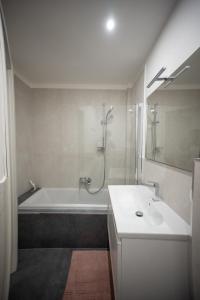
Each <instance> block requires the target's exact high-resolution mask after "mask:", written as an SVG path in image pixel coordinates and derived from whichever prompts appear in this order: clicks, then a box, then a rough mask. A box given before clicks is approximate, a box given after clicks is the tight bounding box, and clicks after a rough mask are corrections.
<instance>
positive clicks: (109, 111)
mask: <svg viewBox="0 0 200 300" xmlns="http://www.w3.org/2000/svg"><path fill="white" fill-rule="evenodd" d="M113 109H114V107H113V106H112V105H111V107H110V108H109V110H108V112H107V114H106V119H107V118H108V116H109V114H111V112H112V111H113Z"/></svg>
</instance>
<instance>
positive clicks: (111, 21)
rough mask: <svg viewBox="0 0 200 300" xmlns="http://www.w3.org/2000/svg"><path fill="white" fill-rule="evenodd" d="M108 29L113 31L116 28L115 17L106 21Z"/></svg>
mask: <svg viewBox="0 0 200 300" xmlns="http://www.w3.org/2000/svg"><path fill="white" fill-rule="evenodd" d="M106 29H107V31H109V32H111V31H113V30H114V29H115V20H114V19H113V18H109V19H108V20H107V22H106Z"/></svg>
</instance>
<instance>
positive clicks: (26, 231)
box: [18, 213, 108, 249]
mask: <svg viewBox="0 0 200 300" xmlns="http://www.w3.org/2000/svg"><path fill="white" fill-rule="evenodd" d="M18 226H19V248H20V249H27V248H108V233H107V216H106V215H97V214H93V215H90V214H47V213H43V214H19V225H18Z"/></svg>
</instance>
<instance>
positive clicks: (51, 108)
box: [15, 78, 135, 195]
mask: <svg viewBox="0 0 200 300" xmlns="http://www.w3.org/2000/svg"><path fill="white" fill-rule="evenodd" d="M15 95H16V131H17V132H16V140H17V181H18V195H20V194H22V193H24V192H25V191H27V190H28V189H29V188H30V185H29V183H28V180H29V178H32V179H33V181H35V182H36V184H37V185H39V186H45V187H76V188H77V187H78V185H79V177H81V176H90V177H91V178H92V180H93V183H92V187H97V186H99V185H100V184H101V182H102V175H103V155H102V153H100V152H97V150H96V146H97V145H99V144H100V143H101V140H102V125H101V120H102V113H103V112H102V109H103V107H102V104H105V105H106V107H105V110H106V111H107V110H108V109H109V108H110V106H111V105H112V106H113V107H114V110H113V113H112V115H113V119H112V120H110V122H109V124H108V137H107V141H108V143H107V179H106V183H107V184H108V183H109V184H125V183H126V182H129V183H130V182H132V183H133V182H134V179H133V177H134V176H135V155H134V151H135V148H134V147H135V141H134V130H135V113H134V114H130V113H129V114H127V91H124V90H121V91H120V90H67V89H30V88H29V87H28V86H26V85H25V84H24V83H23V82H22V81H21V80H19V79H18V78H15ZM129 100H130V103H131V105H134V97H133V95H132V93H131V94H130V97H129ZM127 130H128V131H127ZM127 137H131V138H132V140H131V141H130V143H128V144H127ZM128 147H129V150H130V151H129V152H128V151H127V148H128ZM132 152H133V153H132ZM128 162H130V166H129V170H128V174H127V172H126V171H127V169H126V166H127V164H128Z"/></svg>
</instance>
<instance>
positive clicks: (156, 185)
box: [143, 181, 160, 201]
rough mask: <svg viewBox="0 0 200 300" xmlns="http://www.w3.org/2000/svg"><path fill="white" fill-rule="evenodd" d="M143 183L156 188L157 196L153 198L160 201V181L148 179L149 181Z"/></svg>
mask: <svg viewBox="0 0 200 300" xmlns="http://www.w3.org/2000/svg"><path fill="white" fill-rule="evenodd" d="M143 185H146V186H149V187H154V188H155V197H154V198H152V200H153V201H159V200H160V185H159V183H158V182H155V181H148V182H147V183H143Z"/></svg>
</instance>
